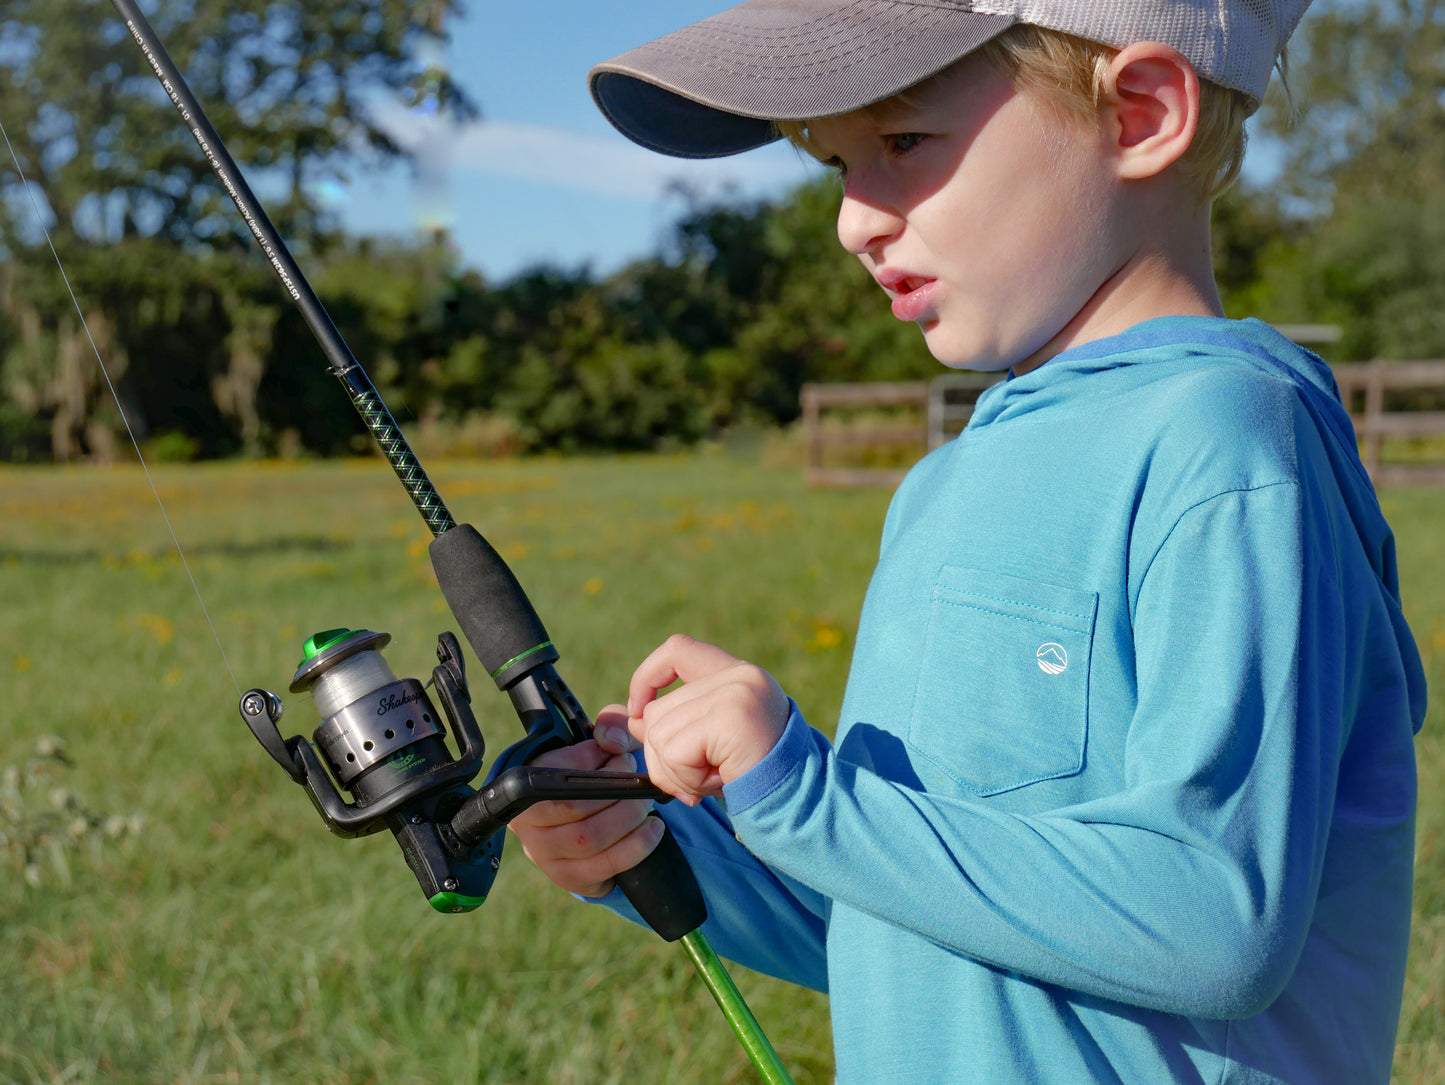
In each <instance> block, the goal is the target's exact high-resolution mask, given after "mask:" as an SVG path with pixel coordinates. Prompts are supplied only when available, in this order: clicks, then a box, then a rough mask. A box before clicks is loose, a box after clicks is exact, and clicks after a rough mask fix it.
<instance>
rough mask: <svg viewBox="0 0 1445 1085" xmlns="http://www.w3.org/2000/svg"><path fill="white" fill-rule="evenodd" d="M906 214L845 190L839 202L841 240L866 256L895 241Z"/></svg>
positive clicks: (839, 232) (848, 248)
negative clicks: (903, 214)
mask: <svg viewBox="0 0 1445 1085" xmlns="http://www.w3.org/2000/svg"><path fill="white" fill-rule="evenodd" d="M902 229H903V217H902V216H901V215H899V214H897V213H896V212H894V211H890V210H889V209H888V208H886V207H883V206H880V205H879V204H874V203H869V202H868V201H866V200H864V199H861V198H859V197H858V196H857V195H854V194H850V193H847V192H845V193H844V194H843V202H842V203H841V204H839V206H838V241H839V242H840V243H841V244H842V246H843V247H844V248H845V249H847V250H848V251H849V252H851V253H853V255H855V256H865V255H867V254H869V253H872V252H875V251H876V250H877V249H878V248H880V247H881V246H883V245H885V244H887V243H888V242H889V241H892V240H893V239H894V238H895V237H897V236H898V234H899V233H900V232H901V231H902Z"/></svg>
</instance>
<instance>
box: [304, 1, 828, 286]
mask: <svg viewBox="0 0 1445 1085" xmlns="http://www.w3.org/2000/svg"><path fill="white" fill-rule="evenodd" d="M725 6H726V0H591V2H585V0H513V2H510V3H498V2H495V0H470V3H469V4H468V12H467V14H466V16H465V17H464V18H463V19H462V20H461V21H460V22H459V23H456V24H455V25H454V26H453V28H452V36H453V41H452V45H451V49H450V53H449V57H448V65H449V67H450V70H451V72H452V75H453V77H454V78H455V79H457V80H458V81H459V82H460V83H461V84H462V85H463V86H464V87H466V89H467V90H468V92H469V93H470V94H471V96H472V98H473V100H474V101H476V102H477V104H478V105H479V106H480V107H481V109H482V112H483V118H482V121H481V122H480V123H478V124H476V125H474V126H471V127H469V128H468V129H466V130H464V131H461V132H455V133H451V134H446V133H443V132H441V131H440V130H429V127H428V122H427V120H426V118H422V117H412V116H408V115H406V114H404V113H401V112H400V111H399V110H398V111H397V112H395V113H393V114H392V115H391V116H392V117H393V119H394V120H395V122H396V123H395V125H394V126H393V127H394V130H395V131H397V133H398V134H399V135H400V137H401V138H403V139H404V140H407V141H410V142H411V143H412V144H413V149H414V150H415V151H416V153H417V154H418V155H419V157H420V159H421V161H422V163H423V168H424V170H425V172H426V177H427V178H428V180H427V182H426V183H424V184H417V183H416V182H415V181H413V180H412V178H411V176H410V174H409V172H408V171H407V170H405V169H393V170H389V171H387V172H385V173H382V174H377V173H374V172H373V173H367V174H358V175H357V176H355V177H354V178H353V180H352V182H351V184H350V185H348V186H345V187H344V188H331V189H329V195H330V197H331V200H332V205H333V207H334V208H335V209H336V210H337V212H338V213H339V214H340V216H341V220H342V222H343V223H344V224H345V225H346V226H347V227H348V228H349V229H351V230H353V231H354V232H358V233H364V234H393V235H401V236H407V235H408V234H411V235H412V236H415V234H414V231H415V230H416V229H417V228H418V227H419V226H420V225H423V224H427V223H432V222H437V223H440V224H442V225H445V226H447V227H448V229H449V230H450V231H451V234H452V237H453V239H454V240H455V242H456V243H457V244H458V246H459V247H460V249H461V252H462V255H463V259H464V260H465V262H466V263H468V264H469V265H471V266H474V267H477V268H479V269H480V270H481V271H482V272H483V273H484V274H485V275H486V276H487V278H488V279H490V280H493V281H498V280H501V279H505V278H507V277H510V276H511V275H514V274H516V273H517V272H518V271H521V270H523V269H525V268H527V267H529V266H533V265H535V264H538V263H549V264H553V265H560V266H563V267H567V268H575V267H578V266H581V265H584V264H587V265H590V266H591V267H592V269H593V270H594V271H596V272H598V273H605V272H607V271H610V270H613V269H614V268H616V267H619V266H620V265H622V264H623V263H625V262H627V261H628V260H630V259H634V258H636V257H639V256H643V255H647V254H650V253H652V252H655V251H656V250H657V249H658V247H659V244H660V243H661V241H662V240H663V238H664V236H665V234H666V231H667V227H668V225H669V224H670V223H671V222H673V221H674V220H675V219H676V218H677V216H678V214H679V213H680V212H681V210H682V209H683V207H684V203H683V201H682V200H681V198H680V197H679V196H677V195H675V194H672V195H669V193H668V189H669V186H670V185H671V184H673V183H675V182H681V183H683V184H685V185H688V186H689V187H690V188H692V189H693V190H695V191H698V192H700V193H703V194H706V195H712V196H719V195H722V194H724V193H736V194H739V195H742V196H759V195H775V194H778V193H780V192H783V191H785V190H786V189H788V188H790V187H792V186H793V185H796V184H797V183H798V182H800V181H802V180H803V179H804V178H806V177H807V176H808V174H809V171H810V168H816V167H810V166H808V165H805V164H804V163H803V162H802V161H800V160H799V157H798V155H797V154H796V153H794V152H793V151H792V150H791V149H790V148H787V147H781V146H773V147H769V148H766V149H764V150H760V151H755V152H752V153H750V154H746V155H739V156H736V157H733V158H727V159H721V160H715V161H710V162H687V161H682V160H678V159H671V158H667V157H665V156H663V155H658V154H654V153H652V152H649V151H645V150H643V149H642V148H640V147H637V146H635V145H633V144H632V143H631V142H629V141H628V140H626V139H624V138H623V137H622V136H620V135H618V134H617V133H616V132H615V131H614V130H613V129H612V127H611V126H610V125H608V123H607V122H606V121H605V120H604V119H603V118H602V115H601V114H600V113H599V112H598V111H597V109H596V107H595V106H594V105H593V104H592V100H591V98H590V97H589V96H588V93H587V80H586V76H587V70H588V68H590V67H591V66H592V65H593V64H594V63H596V62H598V61H601V60H606V59H608V58H609V57H612V56H615V55H616V54H618V53H621V52H624V51H625V50H627V49H630V48H631V47H633V46H634V45H639V44H641V43H642V42H644V41H648V40H650V39H651V38H654V37H658V36H659V35H661V34H664V33H666V32H668V31H670V30H674V29H676V28H677V27H679V26H682V25H684V24H685V23H689V22H693V21H695V20H697V19H701V18H704V17H706V16H708V15H711V14H713V13H714V12H716V11H718V10H720V8H721V7H725Z"/></svg>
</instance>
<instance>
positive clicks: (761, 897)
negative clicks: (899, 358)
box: [608, 317, 1425, 1085]
mask: <svg viewBox="0 0 1445 1085" xmlns="http://www.w3.org/2000/svg"><path fill="white" fill-rule="evenodd" d="M1424 711H1425V690H1424V677H1423V672H1422V669H1421V666H1420V661H1419V656H1418V654H1417V651H1416V648H1415V644H1414V640H1413V638H1412V637H1411V635H1410V631H1409V630H1408V628H1407V627H1406V625H1405V622H1404V619H1403V617H1402V615H1401V611H1400V605H1399V591H1398V584H1397V581H1396V570H1395V561H1394V550H1393V540H1392V536H1391V533H1390V530H1389V527H1388V526H1387V524H1386V523H1385V521H1384V518H1383V517H1382V515H1381V513H1380V509H1379V506H1378V504H1377V502H1376V500H1375V494H1374V490H1373V488H1372V487H1371V485H1370V483H1369V480H1368V479H1367V477H1366V475H1365V473H1364V471H1363V469H1362V467H1361V466H1360V462H1359V459H1358V456H1357V453H1356V447H1355V440H1354V435H1353V431H1352V429H1351V427H1350V421H1349V418H1348V416H1347V415H1346V414H1345V412H1344V410H1343V408H1342V407H1341V405H1340V402H1339V399H1338V395H1337V392H1336V390H1335V386H1334V381H1333V379H1332V377H1331V376H1330V372H1329V370H1328V368H1327V367H1326V366H1325V365H1324V364H1323V363H1322V362H1320V361H1319V359H1317V358H1315V357H1314V356H1313V355H1312V354H1309V353H1308V352H1306V351H1303V350H1301V349H1300V348H1299V347H1297V346H1295V345H1294V344H1292V343H1290V342H1289V341H1288V340H1287V339H1285V338H1283V337H1282V336H1280V335H1279V334H1278V333H1276V332H1274V331H1273V330H1272V329H1270V328H1269V327H1268V326H1266V325H1264V324H1260V323H1258V322H1255V321H1244V322H1234V321H1227V320H1216V319H1206V318H1195V317H1171V318H1164V319H1159V320H1152V321H1149V322H1146V323H1144V324H1141V325H1139V326H1138V327H1136V328H1134V329H1131V330H1130V331H1128V332H1126V333H1124V334H1123V335H1119V336H1116V337H1113V338H1110V339H1107V340H1102V341H1098V342H1094V343H1089V344H1087V345H1085V346H1082V347H1079V348H1076V349H1073V350H1070V351H1067V352H1065V353H1063V354H1060V355H1058V356H1057V357H1055V358H1053V359H1052V360H1050V361H1049V362H1048V363H1047V364H1046V365H1044V366H1042V367H1040V368H1038V369H1036V370H1034V371H1032V372H1030V373H1028V374H1025V375H1023V376H1019V377H1015V378H1012V379H1010V380H1008V381H1006V382H1004V383H1003V384H1001V385H998V386H995V387H994V388H992V389H990V390H989V391H988V392H987V393H985V395H984V396H983V397H982V398H981V399H980V401H979V403H978V407H977V409H976V411H975V413H974V415H973V418H972V419H971V420H970V422H969V425H968V428H967V429H966V430H965V432H964V433H963V434H962V435H961V436H960V437H959V438H958V439H957V440H955V441H953V442H952V443H950V444H949V445H947V446H945V447H944V448H941V449H939V450H938V451H937V452H935V453H933V454H932V455H930V456H929V457H927V458H926V459H925V460H924V461H922V462H921V463H920V464H919V465H918V466H917V467H916V468H914V470H913V471H912V472H910V474H909V476H908V478H907V479H906V480H905V481H904V483H903V485H902V486H901V487H900V488H899V491H898V493H897V494H896V496H895V498H894V500H893V503H892V506H891V508H890V510H889V514H888V519H887V522H886V524H885V527H884V531H883V542H882V547H881V551H880V557H879V562H878V567H877V570H876V572H875V574H874V577H873V581H872V583H871V585H870V587H869V591H868V596H867V599H866V601H865V603H864V607H863V613H862V616H861V619H860V624H859V630H858V638H857V644H856V647H855V653H854V660H853V668H852V672H851V674H850V677H849V683H848V689H847V693H846V696H845V699H844V704H843V709H842V719H841V722H840V723H839V726H838V729H837V737H836V740H835V742H834V743H831V744H830V743H829V742H828V741H827V739H826V738H825V737H824V736H823V735H822V734H820V733H819V732H818V731H816V730H814V729H812V728H811V727H809V726H808V725H807V724H806V723H804V722H803V720H802V718H801V717H800V716H799V715H798V713H797V712H796V711H794V713H793V716H792V718H791V719H790V720H789V723H788V728H787V730H786V732H785V733H784V735H783V738H782V740H781V741H780V742H779V743H778V745H777V746H776V747H775V748H774V750H773V751H772V753H771V754H769V756H768V757H767V758H766V759H764V761H763V762H761V763H760V764H759V765H757V766H756V767H755V768H754V769H753V770H752V771H751V772H749V773H748V774H746V775H745V776H743V777H742V778H740V779H738V780H735V781H734V782H733V783H731V784H729V785H728V786H727V788H726V789H725V792H724V801H725V805H726V810H725V811H724V809H723V807H722V806H721V805H719V804H716V803H705V804H703V805H702V806H701V807H698V808H696V809H693V810H687V809H674V808H670V807H669V808H667V809H666V811H665V813H664V817H665V818H666V820H667V821H668V822H669V824H670V825H671V826H672V827H673V829H674V831H675V832H676V833H677V835H678V836H679V838H680V840H681V841H682V843H683V845H684V848H685V849H686V850H687V851H688V852H689V854H690V857H691V859H692V862H693V866H694V868H695V869H696V870H697V871H698V874H699V877H700V880H701V881H702V883H703V887H704V891H705V892H706V894H707V896H708V901H709V907H710V909H711V918H710V920H709V924H708V926H707V928H705V929H706V930H707V931H708V933H709V935H710V937H711V938H712V939H713V940H714V942H715V944H716V945H717V947H718V949H719V951H720V952H722V953H723V954H724V955H725V956H729V957H731V958H733V959H735V960H738V961H740V962H742V963H743V964H746V965H749V966H751V967H754V968H757V969H759V970H761V971H764V972H768V973H771V974H774V975H780V976H783V977H786V978H789V979H792V980H795V981H796V982H799V983H802V984H806V985H809V986H812V987H815V988H819V989H826V990H828V991H829V994H830V1004H831V1011H832V1017H833V1024H834V1045H835V1058H836V1066H837V1074H838V1081H839V1082H841V1083H844V1085H882V1083H887V1082H900V1083H901V1082H907V1083H909V1085H918V1083H920V1082H938V1083H947V1085H966V1083H973V1082H976V1083H979V1085H998V1083H1002V1082H1024V1081H1027V1082H1058V1083H1069V1085H1072V1083H1078V1082H1114V1081H1118V1082H1130V1083H1139V1082H1149V1083H1151V1085H1156V1083H1160V1082H1186V1081H1187V1082H1195V1081H1199V1082H1210V1083H1211V1085H1213V1083H1220V1085H1223V1083H1230V1085H1237V1083H1244V1082H1250V1083H1255V1082H1278V1083H1285V1082H1288V1083H1291V1085H1298V1083H1302V1082H1309V1083H1312V1085H1318V1083H1326V1082H1340V1083H1342V1085H1344V1083H1348V1085H1364V1083H1369V1082H1381V1083H1383V1082H1387V1081H1388V1080H1389V1076H1390V1062H1391V1058H1392V1054H1393V1048H1394V1037H1395V1030H1396V1025H1397V1021H1398V1016H1399V1008H1400V995H1401V987H1402V983H1403V976H1404V967H1405V955H1406V946H1407V941H1408V934H1409V924H1410V896H1411V882H1412V870H1413V844H1414V810H1415V765H1414V752H1413V745H1414V734H1415V732H1416V731H1418V729H1419V726H1420V724H1421V722H1422V720H1423V717H1424ZM615 897H616V894H614V898H615ZM608 903H609V904H610V905H613V906H618V902H617V900H616V899H613V898H609V899H608ZM619 910H622V911H624V912H625V911H626V908H625V904H623V905H621V906H620V907H619Z"/></svg>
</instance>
